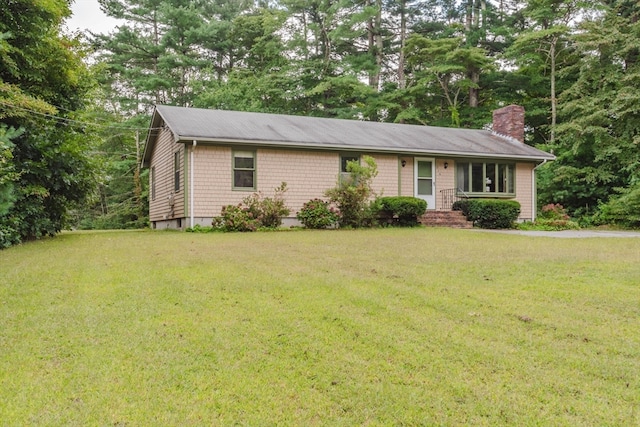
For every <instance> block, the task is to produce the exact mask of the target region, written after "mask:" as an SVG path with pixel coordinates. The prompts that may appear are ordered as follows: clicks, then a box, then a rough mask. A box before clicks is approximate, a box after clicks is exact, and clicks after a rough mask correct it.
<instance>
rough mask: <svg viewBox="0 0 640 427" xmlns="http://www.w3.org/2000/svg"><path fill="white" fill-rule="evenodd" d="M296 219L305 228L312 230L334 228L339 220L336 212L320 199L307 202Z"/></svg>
mask: <svg viewBox="0 0 640 427" xmlns="http://www.w3.org/2000/svg"><path fill="white" fill-rule="evenodd" d="M296 217H297V218H298V220H299V221H300V222H301V223H302V225H304V226H305V227H306V228H314V229H321V228H327V227H331V226H334V225H335V224H336V223H337V222H338V219H339V215H338V211H337V210H336V209H334V208H333V207H331V206H330V205H329V202H325V201H324V200H321V199H312V200H309V201H308V202H307V203H305V204H304V205H303V206H302V209H300V212H298V214H297V215H296Z"/></svg>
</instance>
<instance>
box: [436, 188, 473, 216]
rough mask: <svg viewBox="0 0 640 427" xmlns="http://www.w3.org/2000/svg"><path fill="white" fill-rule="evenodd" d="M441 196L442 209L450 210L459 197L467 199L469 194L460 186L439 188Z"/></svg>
mask: <svg viewBox="0 0 640 427" xmlns="http://www.w3.org/2000/svg"><path fill="white" fill-rule="evenodd" d="M440 194H441V197H442V209H443V210H449V211H450V210H452V209H453V204H454V203H455V202H457V201H458V200H461V199H468V198H469V195H468V194H467V193H465V192H464V191H463V190H461V189H460V188H445V189H443V190H440Z"/></svg>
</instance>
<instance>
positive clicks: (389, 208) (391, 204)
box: [378, 196, 427, 227]
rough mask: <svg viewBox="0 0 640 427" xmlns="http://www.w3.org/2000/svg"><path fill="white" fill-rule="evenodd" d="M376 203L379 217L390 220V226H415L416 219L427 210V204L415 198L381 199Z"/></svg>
mask: <svg viewBox="0 0 640 427" xmlns="http://www.w3.org/2000/svg"><path fill="white" fill-rule="evenodd" d="M378 201H379V204H380V216H381V217H383V218H387V219H389V220H391V223H392V224H396V225H399V226H403V227H413V226H415V225H417V224H418V218H419V217H420V216H422V215H424V213H425V211H426V210H427V202H426V201H425V200H422V199H419V198H417V197H408V196H396V197H381V198H380V199H378Z"/></svg>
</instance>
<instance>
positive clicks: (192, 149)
mask: <svg viewBox="0 0 640 427" xmlns="http://www.w3.org/2000/svg"><path fill="white" fill-rule="evenodd" d="M196 145H198V141H196V140H195V139H194V140H193V146H192V147H191V162H190V163H191V167H190V168H189V172H190V173H189V175H190V177H189V213H190V214H191V228H193V227H194V226H195V219H194V216H193V206H194V203H193V193H194V191H193V176H194V174H195V173H194V169H195V164H194V159H195V156H194V155H193V154H194V152H195V151H196Z"/></svg>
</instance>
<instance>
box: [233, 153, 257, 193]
mask: <svg viewBox="0 0 640 427" xmlns="http://www.w3.org/2000/svg"><path fill="white" fill-rule="evenodd" d="M233 188H234V189H250V190H255V188H256V153H255V151H234V152H233Z"/></svg>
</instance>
